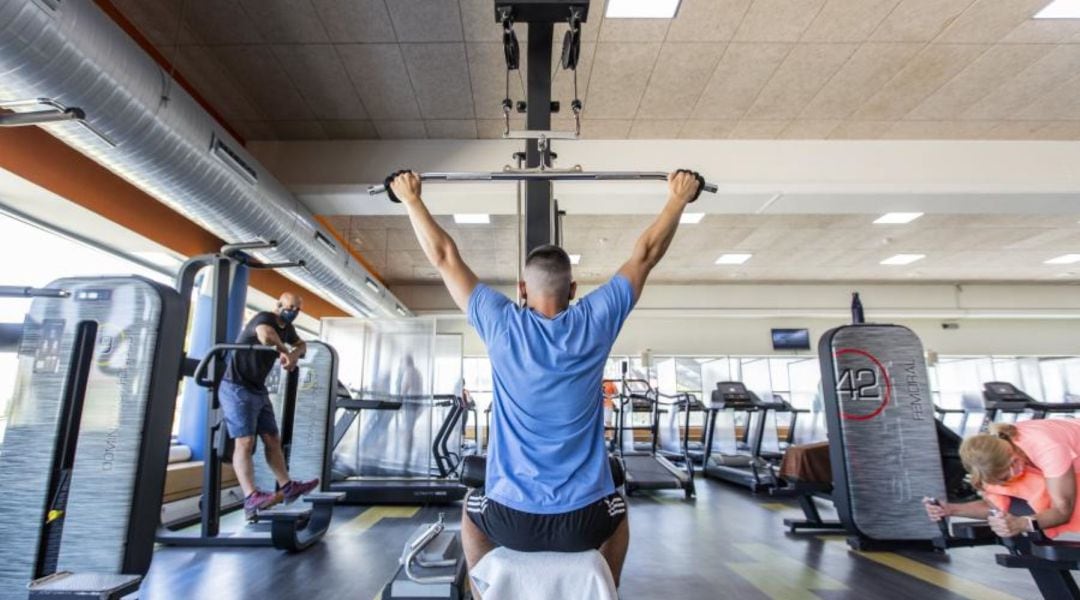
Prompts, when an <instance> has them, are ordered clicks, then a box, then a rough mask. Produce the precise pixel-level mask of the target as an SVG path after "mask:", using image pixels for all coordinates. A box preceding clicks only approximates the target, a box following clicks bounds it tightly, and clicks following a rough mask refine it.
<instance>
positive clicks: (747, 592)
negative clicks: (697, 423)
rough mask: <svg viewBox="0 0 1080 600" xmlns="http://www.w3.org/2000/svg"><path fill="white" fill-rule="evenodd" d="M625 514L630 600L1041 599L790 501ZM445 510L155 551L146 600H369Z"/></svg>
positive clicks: (742, 495) (675, 505) (656, 498)
mask: <svg viewBox="0 0 1080 600" xmlns="http://www.w3.org/2000/svg"><path fill="white" fill-rule="evenodd" d="M630 504H631V508H630V519H631V532H632V533H631V542H630V555H629V557H628V559H627V563H626V569H625V570H624V573H623V582H622V586H621V589H620V594H621V598H622V599H623V600H637V599H655V598H672V599H675V598H678V599H679V600H693V599H710V600H711V599H717V598H738V599H740V600H764V599H772V600H818V599H820V600H838V599H841V598H852V599H854V598H859V599H866V598H875V599H877V598H880V599H892V598H896V599H901V598H903V599H908V598H934V599H942V600H959V599H970V600H976V599H977V600H1009V599H1019V598H1037V597H1039V594H1038V591H1037V589H1036V588H1035V585H1034V583H1033V582H1032V581H1031V577H1030V575H1028V573H1027V571H1013V570H1010V569H1005V568H1003V567H998V566H997V564H996V563H995V562H994V554H996V553H998V552H1000V551H1001V549H1000V548H998V547H995V546H991V547H984V548H961V549H956V550H952V551H950V552H949V553H948V555H938V554H933V553H917V552H904V553H891V552H881V553H855V552H853V551H850V550H849V549H848V547H847V544H846V543H845V541H844V539H843V538H842V537H841V536H837V535H815V534H803V535H800V536H790V535H788V534H787V533H786V529H785V528H784V527H783V524H782V521H783V519H784V518H785V517H796V518H798V517H800V516H801V515H802V513H801V511H800V510H799V508H798V506H797V505H796V504H795V503H794V502H786V503H781V502H777V501H775V499H772V498H769V497H767V496H765V497H762V498H755V497H753V496H751V495H750V494H749V493H747V492H745V491H743V490H741V489H739V488H736V487H732V486H728V485H724V484H720V483H717V482H714V481H707V482H706V481H704V480H700V479H699V481H698V498H697V500H696V501H695V502H685V501H684V500H682V494H681V493H666V492H656V493H654V494H652V495H649V496H645V495H638V496H635V497H634V498H632V499H631V503H630ZM824 506H825V504H822V508H824ZM440 511H443V512H445V513H446V515H447V519H448V520H449V519H450V518H454V519H456V518H457V517H458V515H459V511H460V507H456V506H455V507H443V508H440V507H426V508H418V507H400V506H399V507H392V506H374V507H368V506H344V507H339V508H338V509H337V510H336V511H335V515H336V516H335V523H334V525H333V526H332V527H331V529H330V532H329V533H328V534H327V536H326V538H324V540H323V542H322V543H320V544H318V545H316V546H315V547H313V548H311V549H309V550H308V551H306V552H303V553H300V554H297V555H288V554H285V553H283V552H279V551H276V550H273V549H269V548H242V549H218V550H205V549H199V550H192V549H185V548H163V547H159V548H158V550H157V551H156V553H155V554H154V562H153V566H152V567H151V569H150V575H149V577H148V579H147V581H146V583H145V584H144V585H143V592H142V595H141V596H140V597H141V598H143V600H174V599H176V598H184V599H203V598H206V599H210V598H214V599H219V598H230V599H236V600H245V599H253V600H254V599H259V600H262V599H265V598H305V597H317V598H319V600H336V599H342V600H344V599H349V600H356V599H359V600H368V599H369V598H370V599H374V598H377V597H378V595H379V593H380V590H381V588H382V586H383V584H385V583H386V581H387V580H388V579H389V578H390V576H391V575H392V574H393V572H394V570H395V569H396V567H397V557H398V554H399V553H400V551H401V546H402V544H403V543H404V541H405V538H406V537H408V535H409V533H411V532H412V531H413V530H414V529H415V528H416V527H417V526H418V525H419V524H421V523H424V522H428V521H431V520H433V519H435V518H437V516H438V513H439V512H440ZM827 512H828V511H824V510H823V514H824V513H827ZM237 516H238V515H236V514H233V515H230V516H229V519H233V520H235V518H236V517H237ZM313 594H317V596H313Z"/></svg>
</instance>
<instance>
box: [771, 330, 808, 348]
mask: <svg viewBox="0 0 1080 600" xmlns="http://www.w3.org/2000/svg"><path fill="white" fill-rule="evenodd" d="M772 347H773V350H809V349H810V330H809V329H773V330H772Z"/></svg>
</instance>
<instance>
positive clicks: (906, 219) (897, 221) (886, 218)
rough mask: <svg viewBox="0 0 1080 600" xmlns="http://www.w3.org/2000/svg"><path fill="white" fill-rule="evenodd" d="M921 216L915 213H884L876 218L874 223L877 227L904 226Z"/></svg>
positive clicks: (921, 214)
mask: <svg viewBox="0 0 1080 600" xmlns="http://www.w3.org/2000/svg"><path fill="white" fill-rule="evenodd" d="M921 216H923V213H915V212H895V213H885V214H883V215H881V216H880V217H878V218H877V219H876V220H875V221H874V222H875V223H877V224H879V225H906V224H907V223H910V222H912V221H914V220H915V219H918V218H919V217H921Z"/></svg>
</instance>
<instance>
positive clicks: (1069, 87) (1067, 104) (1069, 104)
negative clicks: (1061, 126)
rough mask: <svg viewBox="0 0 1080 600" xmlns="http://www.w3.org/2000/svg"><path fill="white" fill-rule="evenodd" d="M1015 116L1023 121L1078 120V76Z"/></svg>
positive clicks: (1079, 113) (1079, 93)
mask: <svg viewBox="0 0 1080 600" xmlns="http://www.w3.org/2000/svg"><path fill="white" fill-rule="evenodd" d="M1016 116H1017V117H1018V118H1020V119H1023V120H1040V119H1042V120H1047V121H1054V120H1061V121H1073V120H1080V75H1077V76H1074V77H1073V78H1071V79H1069V80H1067V81H1065V82H1064V83H1062V85H1060V86H1058V87H1057V88H1054V90H1053V91H1052V92H1049V93H1047V94H1046V95H1044V96H1043V97H1041V98H1039V99H1038V100H1036V101H1035V102H1032V103H1031V105H1030V106H1028V107H1027V108H1025V109H1024V110H1022V111H1020V112H1019V113H1017V115H1016Z"/></svg>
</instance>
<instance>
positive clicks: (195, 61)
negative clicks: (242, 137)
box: [172, 46, 265, 139]
mask: <svg viewBox="0 0 1080 600" xmlns="http://www.w3.org/2000/svg"><path fill="white" fill-rule="evenodd" d="M172 58H173V61H174V62H173V64H174V65H175V66H176V69H177V72H178V73H180V74H181V75H183V76H184V78H185V79H187V80H188V81H189V82H190V83H191V85H193V86H194V87H195V89H196V90H197V91H198V92H199V95H201V96H202V97H203V98H205V99H206V101H207V102H209V103H210V105H211V106H213V107H214V109H215V110H217V111H218V112H220V113H221V114H222V116H224V117H225V118H226V119H228V120H230V121H233V120H245V119H246V120H258V119H261V118H262V116H261V115H260V114H259V111H258V109H257V108H256V107H255V105H254V104H253V103H252V102H251V100H250V99H249V98H248V96H247V93H246V92H245V91H244V90H243V88H241V87H240V86H239V85H237V83H238V82H237V80H236V78H235V77H233V75H232V73H231V72H229V70H228V69H226V68H225V66H224V65H222V64H221V62H220V61H218V59H217V57H216V56H215V55H214V53H213V51H212V50H211V49H210V48H208V47H206V46H179V47H177V48H176V53H175V54H174V55H173V57H172ZM264 139H265V138H264Z"/></svg>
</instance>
